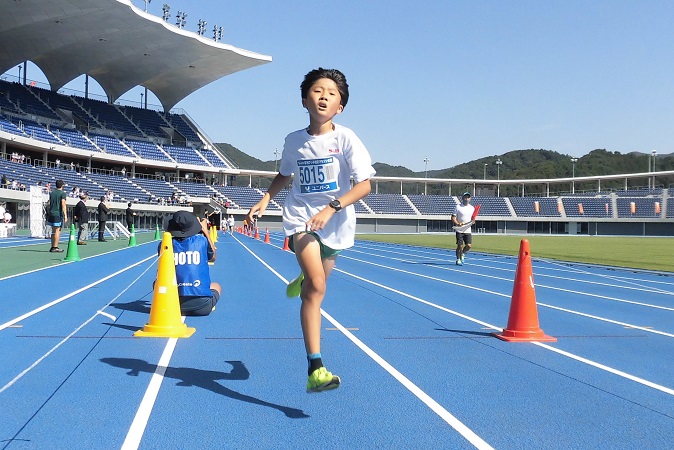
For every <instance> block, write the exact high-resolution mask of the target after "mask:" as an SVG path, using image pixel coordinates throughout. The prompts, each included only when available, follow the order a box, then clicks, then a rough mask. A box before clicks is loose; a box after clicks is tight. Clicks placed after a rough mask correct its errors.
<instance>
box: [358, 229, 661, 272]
mask: <svg viewBox="0 0 674 450" xmlns="http://www.w3.org/2000/svg"><path fill="white" fill-rule="evenodd" d="M356 238H357V239H361V240H370V241H378V242H392V243H396V244H406V245H417V246H423V247H437V248H447V249H454V248H456V240H455V238H454V234H359V235H357V236H356ZM522 239H527V240H528V241H529V247H530V250H531V256H532V257H534V258H545V259H554V260H559V261H572V262H581V263H591V264H600V265H605V266H614V267H626V268H633V269H648V270H656V271H662V272H674V238H658V237H623V236H620V237H612V236H611V237H609V236H541V235H527V236H512V235H479V234H475V235H473V250H475V251H478V252H484V253H495V254H501V255H517V254H518V252H519V247H520V241H521V240H522Z"/></svg>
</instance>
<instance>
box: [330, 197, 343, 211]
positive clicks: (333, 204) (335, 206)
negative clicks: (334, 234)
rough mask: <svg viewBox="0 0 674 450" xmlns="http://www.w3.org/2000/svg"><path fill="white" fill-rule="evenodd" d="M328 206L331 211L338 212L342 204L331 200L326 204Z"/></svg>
mask: <svg viewBox="0 0 674 450" xmlns="http://www.w3.org/2000/svg"><path fill="white" fill-rule="evenodd" d="M328 206H329V207H330V208H332V209H334V210H335V212H339V210H341V209H342V204H341V203H340V202H339V200H333V201H331V202H330V203H328Z"/></svg>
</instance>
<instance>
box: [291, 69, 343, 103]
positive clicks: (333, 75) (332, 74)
mask: <svg viewBox="0 0 674 450" xmlns="http://www.w3.org/2000/svg"><path fill="white" fill-rule="evenodd" d="M321 78H327V79H329V80H332V81H334V82H335V84H336V85H337V89H338V90H339V95H340V96H341V97H342V99H341V101H340V104H341V105H342V106H343V107H344V106H346V104H347V103H348V101H349V85H348V84H347V83H346V76H344V74H343V73H342V72H340V71H339V70H337V69H324V68H322V67H319V68H318V69H314V70H312V71H311V72H309V73H308V74H306V75H305V76H304V81H302V84H301V85H300V89H301V90H302V99H305V98H307V97H308V96H309V89H311V86H313V85H314V83H315V82H316V81H318V80H320V79H321Z"/></svg>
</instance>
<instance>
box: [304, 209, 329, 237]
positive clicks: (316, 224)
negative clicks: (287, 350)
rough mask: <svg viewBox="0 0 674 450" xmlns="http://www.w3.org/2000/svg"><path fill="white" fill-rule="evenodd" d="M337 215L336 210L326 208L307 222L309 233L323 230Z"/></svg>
mask: <svg viewBox="0 0 674 450" xmlns="http://www.w3.org/2000/svg"><path fill="white" fill-rule="evenodd" d="M334 215H335V210H334V209H332V208H331V207H329V206H328V207H326V208H324V209H323V210H322V211H321V212H319V213H318V214H316V215H315V216H314V217H312V218H311V219H309V220H308V221H307V231H316V230H321V229H323V227H325V224H327V223H328V221H329V220H330V219H331V218H332V216H334Z"/></svg>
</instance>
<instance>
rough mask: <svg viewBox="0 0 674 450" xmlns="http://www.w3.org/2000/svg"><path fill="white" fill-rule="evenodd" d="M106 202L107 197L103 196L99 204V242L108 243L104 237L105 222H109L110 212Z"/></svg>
mask: <svg viewBox="0 0 674 450" xmlns="http://www.w3.org/2000/svg"><path fill="white" fill-rule="evenodd" d="M105 202H106V198H105V195H103V196H102V197H101V202H100V203H99V204H98V242H107V241H106V240H105V237H103V236H104V234H105V222H107V221H108V214H109V213H110V210H109V209H108V205H106V204H105Z"/></svg>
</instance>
